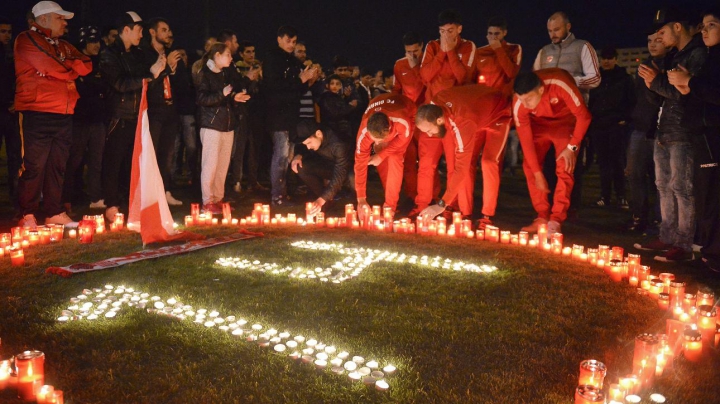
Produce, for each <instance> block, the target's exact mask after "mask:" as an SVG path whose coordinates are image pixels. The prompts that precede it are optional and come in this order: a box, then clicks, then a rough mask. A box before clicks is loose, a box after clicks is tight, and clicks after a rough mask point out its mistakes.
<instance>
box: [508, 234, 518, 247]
mask: <svg viewBox="0 0 720 404" xmlns="http://www.w3.org/2000/svg"><path fill="white" fill-rule="evenodd" d="M510 244H513V245H519V244H520V238H519V237H518V235H517V234H511V235H510Z"/></svg>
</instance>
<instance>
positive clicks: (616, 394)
mask: <svg viewBox="0 0 720 404" xmlns="http://www.w3.org/2000/svg"><path fill="white" fill-rule="evenodd" d="M608 398H609V399H610V400H614V401H620V402H622V400H623V398H625V392H624V391H623V390H622V389H621V388H620V385H619V384H617V383H613V384H611V385H610V388H609V389H608Z"/></svg>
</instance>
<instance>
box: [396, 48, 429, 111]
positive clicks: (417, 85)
mask: <svg viewBox="0 0 720 404" xmlns="http://www.w3.org/2000/svg"><path fill="white" fill-rule="evenodd" d="M392 92H393V93H395V94H402V95H404V96H406V97H408V98H410V99H411V100H412V101H413V102H414V103H415V105H422V104H424V103H425V84H424V83H423V81H422V77H420V63H418V64H417V65H416V66H415V67H410V62H408V60H407V58H402V59H398V61H397V62H395V67H394V68H393V89H392Z"/></svg>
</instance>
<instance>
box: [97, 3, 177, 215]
mask: <svg viewBox="0 0 720 404" xmlns="http://www.w3.org/2000/svg"><path fill="white" fill-rule="evenodd" d="M115 26H116V27H118V32H119V34H118V37H117V39H116V40H115V43H114V44H112V45H110V46H109V47H108V48H106V49H104V50H103V51H102V52H101V53H100V71H101V73H102V75H103V77H104V79H105V81H106V82H107V84H108V86H109V87H110V92H109V93H108V97H107V108H108V109H109V111H108V112H109V115H110V122H109V124H108V128H107V136H106V138H105V153H104V154H103V170H102V183H103V194H104V196H105V205H106V206H107V209H106V210H105V217H106V218H107V219H108V220H115V215H116V214H117V213H118V212H119V207H120V204H121V203H122V202H123V201H124V197H123V196H122V195H121V193H122V191H124V190H129V180H130V168H131V164H130V163H131V160H132V154H133V146H134V144H135V130H136V128H137V122H138V113H139V110H140V101H141V99H142V88H143V81H144V80H148V81H151V82H152V81H156V80H157V79H158V78H159V77H161V74H162V73H163V72H164V71H165V68H166V65H167V59H166V58H165V55H164V54H162V55H159V56H158V58H157V60H156V61H155V63H153V64H152V65H147V64H146V63H145V54H144V53H143V51H142V50H141V49H140V48H139V47H138V45H139V44H140V39H141V38H142V36H143V27H142V19H141V18H140V16H139V15H138V14H137V13H136V12H134V11H128V12H125V13H123V14H122V15H121V16H120V17H119V18H118V19H117V21H116V24H115ZM159 81H162V80H159ZM121 181H122V183H121Z"/></svg>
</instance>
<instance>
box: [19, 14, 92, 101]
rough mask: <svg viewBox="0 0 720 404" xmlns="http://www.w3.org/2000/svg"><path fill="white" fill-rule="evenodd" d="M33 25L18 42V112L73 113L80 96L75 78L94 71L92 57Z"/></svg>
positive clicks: (21, 34) (20, 36)
mask: <svg viewBox="0 0 720 404" xmlns="http://www.w3.org/2000/svg"><path fill="white" fill-rule="evenodd" d="M50 36H51V33H50V31H49V30H47V29H45V28H42V27H40V26H39V25H37V24H33V25H32V27H31V29H29V30H27V31H25V32H21V33H20V35H18V38H17V40H16V41H15V52H14V53H15V74H16V89H15V109H16V110H18V111H39V112H50V113H55V114H66V115H67V114H72V113H74V112H75V104H76V103H77V100H78V98H80V95H79V94H78V92H77V88H76V87H75V79H76V78H78V77H79V76H84V75H86V74H88V73H90V72H91V71H92V62H91V61H90V58H89V57H87V56H86V55H84V54H83V53H81V52H80V51H78V50H77V49H75V48H74V47H73V46H72V45H70V44H69V43H67V42H66V41H64V40H62V39H57V38H51V37H50Z"/></svg>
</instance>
